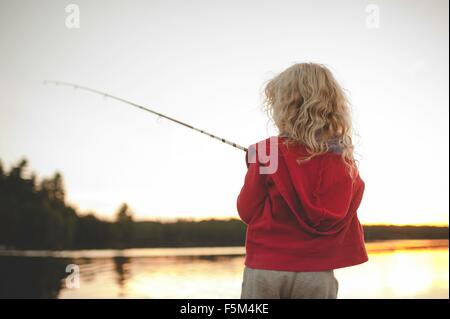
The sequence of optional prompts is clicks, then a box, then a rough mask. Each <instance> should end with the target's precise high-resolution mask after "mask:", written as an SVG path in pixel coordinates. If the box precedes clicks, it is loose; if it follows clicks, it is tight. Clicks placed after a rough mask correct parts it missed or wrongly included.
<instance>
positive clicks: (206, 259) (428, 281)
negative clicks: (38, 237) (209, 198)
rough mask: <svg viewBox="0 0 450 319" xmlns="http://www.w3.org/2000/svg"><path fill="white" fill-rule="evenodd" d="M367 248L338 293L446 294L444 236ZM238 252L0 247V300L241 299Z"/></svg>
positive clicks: (340, 273) (341, 273) (342, 272)
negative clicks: (74, 283) (76, 270)
mask: <svg viewBox="0 0 450 319" xmlns="http://www.w3.org/2000/svg"><path fill="white" fill-rule="evenodd" d="M367 246H368V250H369V255H370V256H369V258H370V261H369V262H368V263H365V264H363V265H359V266H355V267H350V268H344V269H339V270H336V277H337V278H338V280H339V298H449V275H448V271H449V253H448V241H442V240H441V241H439V240H435V241H423V240H422V241H417V240H416V241H386V242H382V243H370V244H368V245H367ZM242 253H243V248H242V247H225V248H187V249H186V248H182V249H141V250H136V249H131V250H125V251H114V250H104V251H96V252H94V251H77V252H58V253H55V252H53V253H49V252H25V253H24V252H11V251H9V252H5V251H3V252H0V298H11V297H23V298H239V294H240V288H241V282H242V270H243V261H244V257H243V255H242ZM19 255H20V256H19ZM37 256H39V257H37ZM48 256H52V257H48ZM71 263H72V264H77V265H78V266H79V267H80V287H79V288H73V289H69V288H67V287H66V280H65V278H66V276H67V275H69V274H68V273H66V272H65V269H66V266H67V265H68V264H71Z"/></svg>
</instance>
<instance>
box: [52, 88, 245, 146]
mask: <svg viewBox="0 0 450 319" xmlns="http://www.w3.org/2000/svg"><path fill="white" fill-rule="evenodd" d="M49 83H53V84H55V85H65V86H70V87H73V88H75V89H81V90H84V91H88V92H91V93H94V94H98V95H103V96H104V97H108V98H111V99H114V100H116V101H119V102H123V103H126V104H129V105H131V106H134V107H136V108H138V109H141V110H143V111H146V112H149V113H152V114H154V115H157V116H158V117H162V118H165V119H167V120H169V121H172V122H174V123H177V124H180V125H183V126H185V127H187V128H190V129H192V130H194V131H197V132H200V133H202V134H205V135H207V136H209V137H212V138H214V139H216V140H218V141H221V142H222V143H225V144H228V145H231V146H233V147H235V148H237V149H240V150H242V151H244V152H247V148H245V147H243V146H241V145H239V144H236V143H233V142H231V141H229V140H226V139H224V138H222V137H219V136H216V135H214V134H211V133H208V132H206V131H204V130H201V129H199V128H196V127H195V126H192V125H190V124H187V123H185V122H182V121H179V120H177V119H174V118H173V117H170V116H167V115H164V114H162V113H159V112H156V111H154V110H151V109H149V108H146V107H144V106H142V105H139V104H136V103H133V102H130V101H128V100H125V99H122V98H120V97H117V96H114V95H111V94H109V93H106V92H102V91H99V90H95V89H91V88H88V87H86V86H81V85H78V84H73V83H69V82H63V81H50V80H45V81H44V84H49Z"/></svg>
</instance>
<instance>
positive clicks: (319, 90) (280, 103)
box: [264, 63, 355, 176]
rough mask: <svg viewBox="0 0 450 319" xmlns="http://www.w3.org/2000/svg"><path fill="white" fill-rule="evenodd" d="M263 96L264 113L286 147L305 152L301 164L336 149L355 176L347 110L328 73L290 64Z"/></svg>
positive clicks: (312, 65)
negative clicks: (300, 146) (298, 145)
mask: <svg viewBox="0 0 450 319" xmlns="http://www.w3.org/2000/svg"><path fill="white" fill-rule="evenodd" d="M264 93H265V104H264V105H265V110H266V111H267V113H268V115H269V117H270V118H271V119H272V120H273V122H274V124H275V125H276V127H277V128H278V130H279V132H280V134H283V135H286V136H287V142H288V144H291V143H301V144H303V145H304V146H305V147H306V149H307V150H308V153H309V156H308V157H307V158H305V159H304V160H308V159H310V158H312V157H314V156H316V155H320V154H324V153H326V152H328V151H329V150H330V147H331V146H330V145H338V146H339V149H340V152H341V154H342V159H343V160H344V162H345V163H346V165H347V166H348V168H349V172H350V174H351V175H352V176H354V175H355V160H354V157H353V149H354V147H353V143H352V124H351V116H350V108H349V104H348V101H347V98H346V96H345V93H344V91H343V90H342V88H341V87H340V85H339V84H338V83H337V81H336V80H335V78H334V76H333V74H332V73H331V72H330V70H328V69H327V68H326V67H325V66H324V65H321V64H316V63H298V64H294V65H292V66H291V67H289V68H287V69H286V70H284V71H283V72H281V73H280V74H278V75H277V76H275V77H274V78H273V79H271V80H270V81H269V82H268V83H267V85H266V87H265V90H264ZM331 141H332V143H330V142H331Z"/></svg>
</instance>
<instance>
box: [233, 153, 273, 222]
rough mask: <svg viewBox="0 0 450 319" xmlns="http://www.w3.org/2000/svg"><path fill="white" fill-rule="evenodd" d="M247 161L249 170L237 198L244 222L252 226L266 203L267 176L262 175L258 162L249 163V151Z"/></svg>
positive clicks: (246, 155)
mask: <svg viewBox="0 0 450 319" xmlns="http://www.w3.org/2000/svg"><path fill="white" fill-rule="evenodd" d="M245 160H246V164H247V168H248V170H247V174H246V175H245V180H244V186H243V187H242V189H241V192H240V193H239V196H238V198H237V210H238V213H239V216H240V217H241V219H242V221H243V222H244V223H246V224H250V223H251V221H252V220H253V218H254V217H255V216H257V215H259V214H260V213H261V212H262V210H263V208H264V201H265V198H266V197H267V188H266V185H265V182H266V175H264V174H260V172H259V171H260V170H259V168H260V164H259V163H258V161H256V163H249V161H248V151H247V152H246V154H245Z"/></svg>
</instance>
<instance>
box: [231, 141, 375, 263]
mask: <svg viewBox="0 0 450 319" xmlns="http://www.w3.org/2000/svg"><path fill="white" fill-rule="evenodd" d="M284 140H285V137H275V138H271V139H267V140H265V141H262V142H260V143H257V144H255V145H253V146H254V147H256V154H258V151H259V148H260V147H259V146H261V145H262V144H261V143H266V150H267V151H266V153H269V152H268V151H269V149H270V146H269V145H270V143H271V142H272V143H273V142H274V141H275V142H276V149H277V153H278V154H277V156H276V157H275V158H276V159H278V165H277V169H276V170H275V172H273V173H270V174H261V173H260V167H261V166H264V165H262V164H260V163H258V160H256V163H249V161H248V158H247V157H248V156H249V152H247V154H246V163H247V167H248V171H247V174H246V177H245V182H244V186H243V187H242V189H241V192H240V194H239V196H238V199H237V209H238V212H239V216H240V217H241V219H242V221H244V223H246V224H247V238H246V259H245V265H246V266H248V267H250V268H256V269H268V270H284V271H325V270H331V269H336V268H341V267H348V266H352V265H357V264H360V263H363V262H366V261H367V260H368V257H367V253H366V249H365V246H364V233H363V229H362V226H361V224H360V223H359V220H358V217H357V212H356V211H357V209H358V206H359V204H360V202H361V199H362V196H363V192H364V182H363V181H362V179H361V178H360V177H359V175H358V176H357V178H356V179H354V180H352V178H351V177H350V176H349V174H348V172H347V167H346V166H345V163H344V162H343V161H342V159H341V155H340V153H339V149H337V150H336V148H334V149H333V148H331V150H330V151H329V152H328V153H326V154H322V155H317V156H315V157H313V158H312V159H310V160H309V161H305V162H302V163H300V164H298V163H297V159H299V158H302V157H304V156H305V155H307V152H306V148H305V147H304V146H302V145H298V144H297V145H290V146H289V147H287V146H286V145H285V144H284V143H282V142H283V141H284ZM256 156H257V157H256V158H260V157H258V155H256ZM250 161H251V160H250ZM268 164H269V166H270V161H269V163H268ZM266 165H267V164H266Z"/></svg>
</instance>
